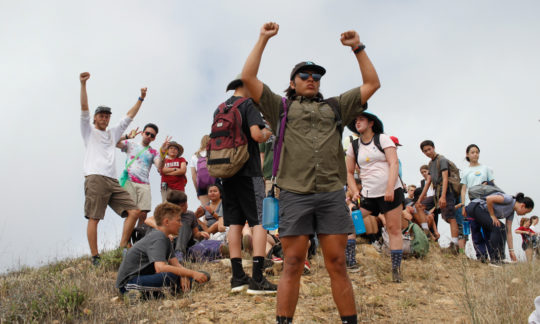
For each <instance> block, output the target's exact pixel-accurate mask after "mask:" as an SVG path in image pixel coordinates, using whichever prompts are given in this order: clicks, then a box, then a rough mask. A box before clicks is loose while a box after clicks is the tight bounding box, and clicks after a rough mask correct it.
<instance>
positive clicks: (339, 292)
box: [318, 234, 356, 316]
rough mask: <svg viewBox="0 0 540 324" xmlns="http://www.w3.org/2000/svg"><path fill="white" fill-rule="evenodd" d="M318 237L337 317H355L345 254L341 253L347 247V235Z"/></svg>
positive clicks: (322, 235) (323, 235)
mask: <svg viewBox="0 0 540 324" xmlns="http://www.w3.org/2000/svg"><path fill="white" fill-rule="evenodd" d="M318 237H319V240H320V242H321V248H322V252H323V256H324V264H325V266H326V269H327V270H328V275H329V276H330V284H331V286H332V296H333V297H334V302H335V303H336V306H337V309H338V312H339V315H340V316H351V315H355V314H356V304H355V302H354V293H353V288H352V284H351V280H350V279H349V276H348V274H347V268H346V267H345V253H343V252H344V251H345V247H346V245H347V234H333V235H329V234H319V236H318Z"/></svg>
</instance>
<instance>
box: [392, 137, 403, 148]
mask: <svg viewBox="0 0 540 324" xmlns="http://www.w3.org/2000/svg"><path fill="white" fill-rule="evenodd" d="M390 139H391V140H392V142H394V144H396V146H403V145H401V144H399V139H398V138H397V137H395V136H390Z"/></svg>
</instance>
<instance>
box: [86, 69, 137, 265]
mask: <svg viewBox="0 0 540 324" xmlns="http://www.w3.org/2000/svg"><path fill="white" fill-rule="evenodd" d="M89 78H90V73H88V72H83V73H81V75H80V81H81V134H82V137H83V141H84V146H85V155H84V176H85V182H84V193H85V203H84V217H85V218H87V219H88V226H87V229H86V235H87V237H88V245H89V246H90V253H91V254H92V263H93V264H94V265H99V263H100V257H99V253H98V247H97V226H98V223H99V221H100V220H101V219H103V217H104V216H105V209H106V208H107V205H109V206H110V207H111V208H112V209H113V210H114V211H115V212H116V213H117V214H118V215H120V216H121V217H123V218H125V220H124V228H123V230H122V238H121V240H120V247H124V248H125V247H127V245H128V240H129V237H130V235H131V232H132V231H133V227H134V226H135V223H136V221H137V219H138V217H139V213H140V210H138V209H137V207H136V205H135V203H134V202H133V200H132V199H131V197H130V195H129V193H128V192H127V191H126V190H124V188H122V187H121V186H120V185H119V183H118V180H117V176H116V170H115V160H114V155H115V151H114V150H115V147H116V143H118V140H119V139H120V137H121V136H122V133H123V132H124V131H125V130H126V129H127V127H128V126H129V124H130V123H131V121H132V120H133V118H135V115H136V114H137V112H138V111H139V108H140V107H141V104H142V102H143V100H144V98H145V97H146V88H142V89H141V96H140V97H139V99H138V100H137V102H136V103H135V105H134V106H133V107H132V108H131V109H130V110H129V111H128V113H127V116H126V117H124V118H123V119H122V120H120V122H119V123H118V125H116V126H114V127H110V128H109V129H107V126H109V121H110V118H111V108H109V107H106V106H99V107H97V108H96V111H95V112H94V120H93V125H92V124H91V123H90V112H89V110H88V95H87V93H86V81H87V80H88V79H89Z"/></svg>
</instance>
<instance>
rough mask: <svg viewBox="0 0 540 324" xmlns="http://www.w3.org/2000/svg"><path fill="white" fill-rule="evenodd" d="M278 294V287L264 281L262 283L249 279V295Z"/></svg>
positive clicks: (264, 279)
mask: <svg viewBox="0 0 540 324" xmlns="http://www.w3.org/2000/svg"><path fill="white" fill-rule="evenodd" d="M276 292H277V285H274V284H273V283H271V282H269V281H268V280H266V278H264V277H263V279H262V280H261V281H260V282H256V281H255V280H253V278H250V279H249V288H248V290H247V293H248V294H249V295H268V294H275V293H276Z"/></svg>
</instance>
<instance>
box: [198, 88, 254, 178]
mask: <svg viewBox="0 0 540 324" xmlns="http://www.w3.org/2000/svg"><path fill="white" fill-rule="evenodd" d="M248 99H249V98H240V99H237V100H236V101H235V102H234V103H233V104H230V103H227V102H224V103H222V104H221V105H219V107H218V111H217V113H216V114H215V116H214V122H213V123H212V131H211V133H210V141H209V142H208V145H207V146H206V150H207V154H206V157H207V161H206V165H207V168H208V172H209V173H210V175H211V176H212V177H214V178H230V177H232V176H234V175H235V174H236V173H237V172H238V171H239V170H240V169H241V168H242V167H243V166H244V164H245V163H246V161H247V160H248V159H249V152H248V140H247V137H246V135H245V134H244V132H243V131H242V115H241V114H240V111H239V110H238V106H240V105H241V104H242V103H243V102H244V101H246V100H248Z"/></svg>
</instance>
